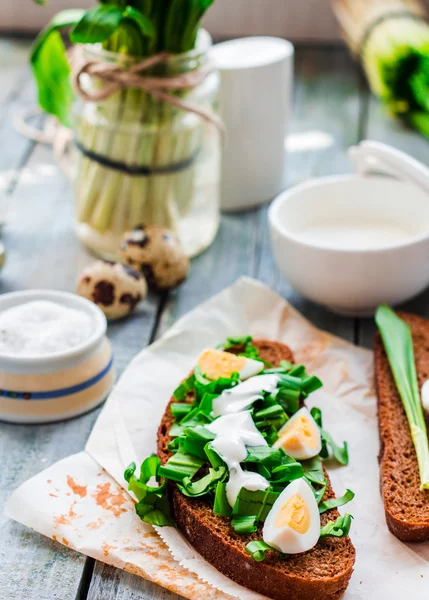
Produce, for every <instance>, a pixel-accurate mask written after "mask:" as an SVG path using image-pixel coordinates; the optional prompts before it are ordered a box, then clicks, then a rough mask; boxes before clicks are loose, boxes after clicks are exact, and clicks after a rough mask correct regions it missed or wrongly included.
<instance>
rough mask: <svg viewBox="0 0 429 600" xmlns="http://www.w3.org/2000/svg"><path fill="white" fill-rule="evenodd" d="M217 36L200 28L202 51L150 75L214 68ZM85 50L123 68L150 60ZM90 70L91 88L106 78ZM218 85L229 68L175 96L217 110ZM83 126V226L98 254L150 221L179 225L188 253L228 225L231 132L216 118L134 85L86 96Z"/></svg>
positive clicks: (78, 147) (82, 234) (85, 81)
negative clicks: (225, 180)
mask: <svg viewBox="0 0 429 600" xmlns="http://www.w3.org/2000/svg"><path fill="white" fill-rule="evenodd" d="M210 43H211V40H210V36H209V35H208V34H207V32H205V31H202V32H200V35H199V38H198V42H197V47H196V49H195V50H193V51H191V52H188V53H185V54H181V55H177V56H173V57H169V58H168V59H167V60H166V61H164V62H162V63H159V64H158V65H156V66H154V67H152V69H151V71H150V74H153V75H156V76H158V77H159V76H161V77H162V76H172V75H177V74H181V73H186V72H189V71H191V70H194V69H196V68H199V67H202V66H204V65H205V64H206V62H207V50H208V48H209V46H210ZM84 52H85V55H86V58H87V59H91V58H94V56H96V58H97V59H98V60H99V59H100V57H101V58H102V59H103V61H108V62H110V63H113V64H115V65H118V66H119V67H124V66H125V67H126V66H127V64H128V65H129V64H133V61H134V62H135V61H137V60H140V59H130V58H129V57H124V56H120V55H117V54H115V53H111V52H105V51H103V50H101V49H98V48H94V47H93V46H89V47H85V49H84ZM81 77H82V80H81V83H82V86H83V88H84V89H85V91H89V92H90V91H91V89H95V88H96V89H99V87H100V85H104V84H103V83H102V82H100V80H99V79H98V80H97V79H96V78H92V77H91V76H89V75H87V74H85V75H82V76H81ZM218 90H219V75H218V73H217V72H212V73H210V74H209V75H208V76H207V77H206V79H205V80H204V81H203V82H202V83H201V84H200V85H198V86H197V87H196V88H194V89H192V90H190V91H189V90H187V91H180V92H177V91H176V92H174V94H175V95H176V96H178V97H179V98H180V99H183V100H184V101H185V102H186V103H188V104H193V105H195V106H197V107H198V108H203V109H205V110H211V111H214V110H215V109H216V105H217V98H218ZM172 93H173V92H172ZM73 130H74V141H75V144H74V147H75V156H76V162H75V165H76V171H75V195H76V207H77V232H78V235H79V238H80V239H81V241H82V242H83V244H84V245H85V246H86V247H87V248H88V249H89V250H90V251H91V252H93V253H95V254H97V255H99V256H101V257H103V258H107V259H115V258H116V257H117V253H118V249H119V245H120V241H121V238H122V235H123V233H124V232H125V231H128V230H130V229H132V228H133V227H136V226H138V225H142V224H145V225H149V224H155V225H161V226H164V227H167V228H168V229H171V230H173V231H174V232H175V233H176V234H177V235H178V236H179V239H180V240H181V243H182V245H183V248H184V250H185V252H186V253H187V255H188V256H195V255H196V254H199V253H200V252H202V251H203V250H205V249H206V248H207V247H208V246H209V245H210V243H211V242H212V241H213V238H214V237H215V235H216V231H217V228H218V225H219V177H220V152H221V139H220V137H221V136H220V135H219V132H218V130H217V129H216V128H215V126H214V125H212V124H211V123H209V122H207V121H206V120H204V119H202V118H201V117H200V116H199V115H196V114H195V113H192V112H190V111H185V110H183V109H181V108H176V107H173V106H171V105H170V104H168V103H166V102H164V101H162V100H157V99H155V98H154V97H153V96H151V95H150V94H148V93H146V92H145V91H143V90H140V89H134V88H126V89H121V90H120V91H118V92H116V93H115V94H114V95H112V96H110V97H109V98H107V99H106V100H103V101H101V102H84V101H82V100H79V101H78V102H77V103H76V106H75V110H74V115H73Z"/></svg>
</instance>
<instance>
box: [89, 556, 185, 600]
mask: <svg viewBox="0 0 429 600" xmlns="http://www.w3.org/2000/svg"><path fill="white" fill-rule="evenodd" d="M111 598H115V600H180V598H182V596H178V595H177V594H173V593H172V592H169V591H168V590H166V589H164V588H161V587H159V585H155V584H153V583H151V582H150V581H146V580H145V579H142V578H141V577H137V576H136V575H130V573H126V572H124V571H119V570H118V569H115V568H114V567H110V566H109V565H106V564H104V563H99V562H97V563H96V566H95V569H94V575H93V578H92V581H91V586H90V588H89V592H88V600H110V599H111Z"/></svg>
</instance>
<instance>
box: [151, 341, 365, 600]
mask: <svg viewBox="0 0 429 600" xmlns="http://www.w3.org/2000/svg"><path fill="white" fill-rule="evenodd" d="M253 343H254V345H255V346H256V347H257V348H258V350H259V354H260V356H261V358H263V359H265V360H268V361H269V362H270V363H272V364H273V365H274V366H278V365H279V363H280V361H281V360H288V361H290V362H293V355H292V352H291V351H290V349H289V348H288V347H287V346H285V345H283V344H280V343H278V342H269V341H266V340H255V341H254V342H253ZM171 401H173V399H172V400H171ZM172 422H173V418H172V417H171V413H170V404H169V405H168V407H167V409H166V411H165V414H164V417H163V419H162V422H161V425H160V427H159V430H158V455H159V457H160V459H161V461H162V462H163V463H165V462H166V461H167V460H168V458H169V456H170V452H169V450H168V448H167V446H168V443H169V442H170V441H171V438H170V437H169V434H168V432H169V430H170V427H171V424H172ZM169 483H170V482H169ZM169 494H170V499H171V503H172V507H173V513H174V519H175V522H176V524H177V527H178V529H179V530H180V531H181V533H182V534H183V535H184V536H185V537H186V539H187V540H188V541H189V542H190V543H191V544H192V546H193V547H194V548H195V549H196V550H197V551H198V552H199V553H200V554H201V555H202V556H203V557H204V558H205V559H206V560H207V561H208V562H210V563H211V564H212V565H213V566H215V567H216V568H217V569H218V570H219V571H220V572H221V573H223V574H224V575H226V576H227V577H229V578H230V579H232V580H233V581H236V582H237V583H239V584H241V585H243V586H245V587H247V588H249V589H251V590H254V591H255V592H259V593H260V594H263V595H265V596H268V597H269V598H273V599H274V600H330V599H335V598H339V597H340V596H341V595H342V594H343V592H344V591H345V589H346V587H347V585H348V582H349V580H350V577H351V574H352V572H353V565H354V562H355V549H354V547H353V545H352V543H351V541H350V538H348V537H347V538H340V539H339V538H326V539H324V540H320V541H319V542H318V543H317V545H316V546H315V547H314V548H312V549H311V550H309V551H308V552H304V553H302V554H296V555H289V556H285V555H283V556H282V555H280V554H278V553H276V552H270V553H268V555H267V558H266V559H265V561H263V562H260V563H258V562H256V561H255V560H253V559H252V558H251V557H250V556H249V554H248V553H247V552H246V549H245V547H246V544H247V543H248V542H249V541H251V540H261V539H262V527H260V528H259V529H258V531H257V532H256V533H254V534H251V535H245V536H240V535H238V534H237V533H235V531H234V530H233V529H232V527H231V526H230V521H229V520H228V519H226V518H224V517H219V516H217V515H215V514H213V512H212V504H213V501H212V500H209V499H207V498H204V497H203V498H187V497H185V496H183V495H182V494H181V493H180V492H179V490H178V489H177V487H176V485H175V484H174V483H170V485H169ZM332 497H334V492H333V490H332V488H331V485H330V484H329V485H328V488H327V490H326V494H325V497H324V499H325V500H326V499H328V498H332ZM338 515H339V513H338V511H337V510H335V509H333V510H330V511H328V512H326V513H324V514H323V515H322V516H321V522H322V525H324V524H325V523H327V522H328V521H331V520H335V519H336V518H337V517H338Z"/></svg>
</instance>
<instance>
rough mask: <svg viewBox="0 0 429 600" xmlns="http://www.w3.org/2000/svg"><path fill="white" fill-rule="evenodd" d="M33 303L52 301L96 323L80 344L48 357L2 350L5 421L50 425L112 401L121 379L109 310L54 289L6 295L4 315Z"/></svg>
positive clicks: (0, 300) (0, 402) (1, 300)
mask: <svg viewBox="0 0 429 600" xmlns="http://www.w3.org/2000/svg"><path fill="white" fill-rule="evenodd" d="M33 300H49V301H51V302H56V303H58V304H61V305H63V306H67V307H69V308H75V309H80V310H83V311H85V312H86V313H87V314H88V315H89V316H90V317H91V319H92V321H93V323H94V330H93V333H92V335H91V336H90V337H89V338H88V339H87V340H86V341H84V342H83V343H81V344H80V345H78V346H76V347H74V348H72V349H70V350H67V351H62V352H56V353H52V354H50V355H46V356H40V357H39V356H19V355H10V354H5V353H1V352H0V420H4V421H9V422H13V423H42V422H43V423H46V422H50V421H58V420H60V419H67V418H70V417H74V416H77V415H79V414H82V413H84V412H86V411H88V410H90V409H91V408H94V407H95V406H97V405H98V404H99V403H100V402H102V401H103V400H104V398H106V396H107V394H108V393H109V391H110V389H111V387H112V385H113V382H114V378H115V374H114V368H113V360H112V349H111V346H110V342H109V340H108V339H107V338H106V328H107V322H106V317H105V316H104V314H103V312H102V311H101V310H100V309H99V308H98V307H97V306H95V304H93V303H92V302H89V300H85V299H84V298H81V297H80V296H77V295H75V294H69V293H66V292H56V291H49V290H34V291H25V292H14V293H11V294H4V295H1V296H0V312H2V311H4V310H6V309H8V308H12V307H14V306H17V305H19V304H24V303H27V302H30V301H33Z"/></svg>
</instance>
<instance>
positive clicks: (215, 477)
mask: <svg viewBox="0 0 429 600" xmlns="http://www.w3.org/2000/svg"><path fill="white" fill-rule="evenodd" d="M227 474H228V471H227V469H226V467H219V468H218V469H209V472H208V473H207V475H204V477H202V478H201V479H199V480H198V481H191V479H190V478H189V477H185V479H184V480H183V484H182V485H180V484H177V485H178V487H179V490H180V491H181V492H182V494H184V495H185V496H190V497H192V498H197V497H199V496H205V495H206V494H207V493H208V492H209V491H210V490H212V489H213V488H214V487H215V485H216V483H217V482H218V481H219V480H220V479H223V478H224V477H225V476H226V475H227Z"/></svg>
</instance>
